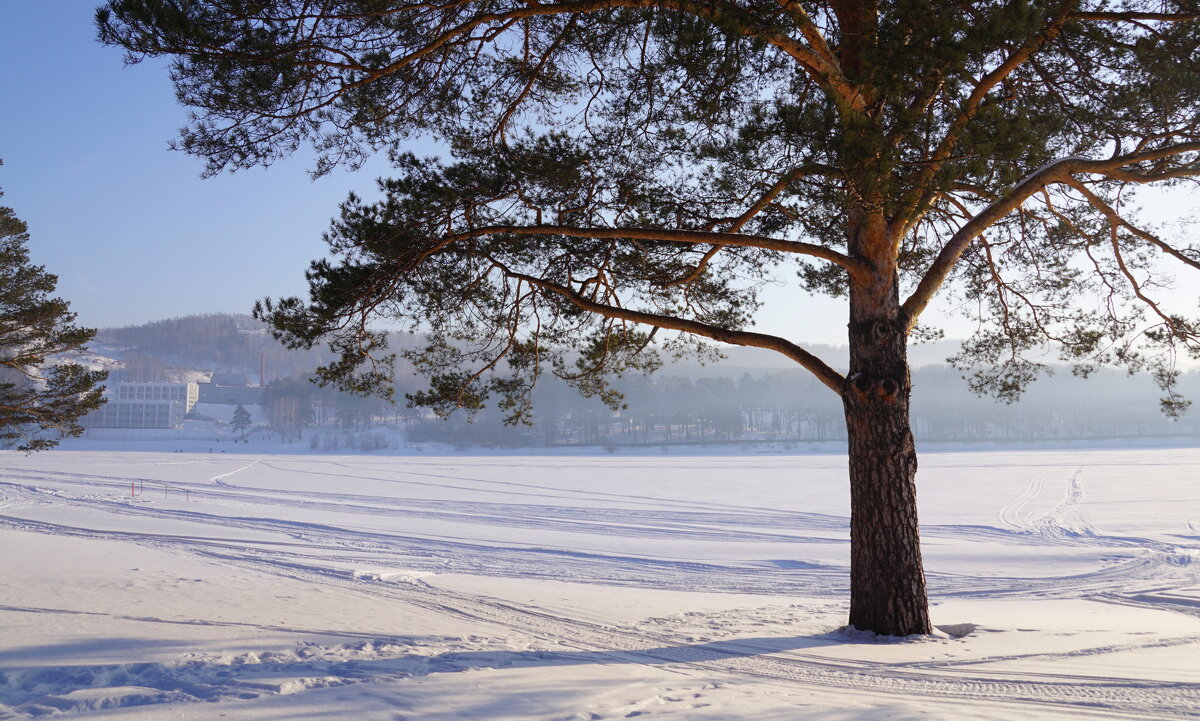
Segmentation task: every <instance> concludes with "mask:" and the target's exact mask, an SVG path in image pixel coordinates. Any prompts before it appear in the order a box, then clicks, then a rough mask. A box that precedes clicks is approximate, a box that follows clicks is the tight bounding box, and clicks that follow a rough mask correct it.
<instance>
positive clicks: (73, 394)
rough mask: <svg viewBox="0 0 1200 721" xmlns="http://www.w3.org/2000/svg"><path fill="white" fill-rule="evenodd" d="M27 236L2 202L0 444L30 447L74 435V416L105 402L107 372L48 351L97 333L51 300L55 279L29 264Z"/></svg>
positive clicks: (80, 345) (63, 349)
mask: <svg viewBox="0 0 1200 721" xmlns="http://www.w3.org/2000/svg"><path fill="white" fill-rule="evenodd" d="M28 242H29V234H28V232H27V228H26V225H25V223H23V222H22V221H21V220H20V219H19V218H17V216H16V214H15V213H14V212H13V210H12V208H3V207H0V442H3V443H5V444H16V445H17V448H18V449H19V450H22V451H26V452H31V451H39V450H44V449H46V448H52V447H53V446H55V445H57V444H58V438H60V437H63V436H78V435H79V434H80V433H82V432H83V427H82V426H80V425H79V423H78V420H79V418H80V417H81V416H83V415H84V414H86V413H87V412H88V411H91V410H94V409H96V408H99V407H100V405H101V404H102V403H103V402H104V401H103V399H102V398H101V392H102V391H103V388H102V387H98V386H97V384H99V383H100V382H102V381H103V380H104V379H105V377H107V372H106V371H93V370H88V369H87V368H85V367H84V366H81V365H78V364H76V363H69V362H61V361H59V360H56V359H55V358H54V356H57V355H59V354H63V353H69V352H71V351H79V350H83V349H84V346H85V344H86V343H87V342H88V341H90V340H91V339H92V336H93V335H95V331H94V330H91V329H88V328H80V327H79V326H76V325H75V324H74V320H75V314H74V313H72V312H70V309H69V305H68V303H67V302H66V301H65V300H62V299H61V298H55V297H52V295H51V294H52V293H53V292H54V289H55V286H56V284H57V282H58V278H57V277H56V276H54V275H51V274H50V273H47V272H46V270H45V268H43V267H42V266H37V265H32V264H30V262H29V249H28V247H27V244H28Z"/></svg>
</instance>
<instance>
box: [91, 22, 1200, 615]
mask: <svg viewBox="0 0 1200 721" xmlns="http://www.w3.org/2000/svg"><path fill="white" fill-rule="evenodd" d="M98 26H99V32H100V37H101V39H102V40H103V41H104V42H107V43H110V44H113V45H119V46H122V47H124V48H126V49H127V50H128V52H129V58H130V59H131V60H134V61H136V60H138V59H140V58H142V57H147V56H151V57H157V56H166V57H169V58H171V59H172V62H173V65H172V77H173V79H174V81H175V83H176V87H177V90H178V92H179V97H180V99H181V100H182V101H183V102H184V103H185V104H187V105H189V106H191V107H192V108H194V109H195V113H194V115H193V117H192V122H191V123H190V124H189V126H188V127H187V128H186V129H185V130H184V132H183V135H182V137H181V139H180V141H179V146H180V147H181V148H183V149H184V150H186V151H188V152H191V153H195V154H198V155H200V156H203V157H206V158H207V159H208V170H209V172H214V173H215V172H218V171H221V170H223V169H237V168H244V167H249V166H253V165H261V164H269V163H271V162H272V161H273V160H275V159H277V158H280V157H282V156H284V155H287V154H289V153H292V152H293V151H294V150H296V149H297V148H298V147H299V146H300V145H302V144H304V143H309V142H311V143H312V144H313V145H314V146H315V148H316V149H317V151H318V154H319V161H318V164H317V167H316V171H317V172H318V173H320V172H324V171H326V170H328V169H329V168H330V167H333V166H334V165H336V164H338V163H348V164H350V165H354V164H356V163H359V162H361V161H362V160H363V159H364V158H366V157H367V156H368V155H370V154H371V153H373V152H377V151H380V150H387V151H388V152H390V153H391V157H392V159H393V161H394V165H395V172H396V174H395V177H393V178H390V179H385V180H382V181H380V186H379V187H380V193H381V195H382V199H381V200H379V201H377V202H365V201H363V200H360V199H358V198H356V197H351V198H350V200H349V201H348V202H347V203H345V204H344V206H343V207H342V213H341V218H340V220H338V221H337V222H335V223H334V225H333V227H332V229H331V230H330V232H329V233H328V240H329V244H330V247H331V249H332V250H333V251H334V253H335V254H337V256H338V257H337V259H336V260H321V261H317V262H315V263H314V264H313V266H312V269H311V271H310V274H309V280H310V286H311V298H310V300H308V301H307V302H305V301H302V300H300V299H295V298H292V299H285V300H282V301H278V302H275V303H267V304H265V305H264V306H263V307H262V308H261V309H260V312H261V314H262V315H263V316H264V317H265V318H267V319H268V320H270V322H271V323H273V324H274V326H275V328H276V329H277V331H278V333H279V335H280V337H281V338H283V339H284V340H286V341H288V342H290V343H293V344H297V345H308V344H312V343H314V342H317V341H319V340H321V339H325V340H328V341H330V342H331V343H332V345H333V347H334V348H335V349H337V350H339V351H340V352H341V354H342V356H341V360H340V361H339V362H337V363H334V364H332V365H330V366H328V367H327V368H325V369H324V371H323V374H324V377H325V379H327V380H335V381H340V382H342V383H344V384H346V385H349V386H351V387H355V388H358V389H370V388H372V387H377V386H382V385H383V384H385V383H386V381H387V375H388V374H387V370H386V367H380V366H378V365H376V364H375V362H376V359H377V358H376V357H377V355H378V352H379V351H380V346H381V338H382V337H381V336H380V335H378V334H374V333H372V332H371V331H370V330H369V327H370V325H369V323H370V321H371V320H372V319H373V318H379V317H383V318H389V319H392V320H400V321H407V322H408V323H409V325H410V326H411V328H412V329H414V330H424V331H431V338H432V342H431V343H430V345H429V347H428V348H426V349H425V350H424V351H423V352H419V353H415V354H413V358H412V360H413V361H414V362H415V363H416V365H417V367H418V369H420V370H423V371H425V372H426V373H428V374H429V375H430V377H431V380H432V383H431V387H430V389H429V391H427V392H425V393H421V394H417V395H416V396H414V398H415V400H416V401H417V402H419V403H423V404H428V405H430V406H432V407H434V408H436V409H438V410H442V411H446V410H449V409H451V408H454V407H462V406H467V407H473V406H478V405H479V404H480V403H481V402H483V399H484V397H485V396H486V395H487V394H488V393H492V394H498V395H499V396H500V398H501V400H500V403H501V404H502V405H503V406H504V407H505V408H507V409H508V410H509V411H510V412H511V413H512V416H513V417H514V418H520V417H522V416H524V415H525V414H527V413H528V412H529V406H528V399H529V388H530V387H531V385H532V383H533V382H534V380H536V378H537V376H538V374H539V373H541V372H547V371H552V372H555V373H558V374H560V375H561V376H563V377H566V378H569V379H571V380H572V381H573V382H574V383H576V384H577V385H578V386H579V387H580V388H581V389H582V390H583V391H584V392H585V393H598V394H601V395H602V396H603V397H605V398H606V399H607V400H609V401H612V402H617V400H618V399H617V397H616V395H615V394H614V393H613V392H612V390H611V389H610V388H609V387H608V386H607V385H606V383H605V381H604V380H603V375H602V373H604V372H610V373H611V372H618V373H619V372H621V371H624V370H628V369H631V368H650V367H653V366H654V365H655V362H656V361H655V360H654V356H653V350H654V349H656V348H660V347H663V346H665V347H667V348H668V349H670V350H676V351H680V352H686V351H689V350H694V349H699V348H700V346H701V345H702V344H703V342H705V341H716V342H717V343H718V344H721V343H725V344H736V345H749V346H758V347H762V348H768V349H771V350H775V351H777V352H779V353H782V354H784V355H786V356H787V357H789V358H791V359H793V360H795V361H796V362H797V363H798V364H800V365H801V366H803V367H804V368H807V369H808V370H810V371H811V372H812V373H814V374H815V375H816V377H817V378H819V379H820V380H821V381H822V382H823V383H824V385H826V386H827V387H828V388H829V390H830V391H831V392H833V393H835V394H837V396H838V397H839V398H840V399H841V401H842V403H843V406H844V409H845V416H846V423H847V426H848V429H849V453H850V464H849V467H850V484H851V497H852V521H851V543H852V571H851V587H852V588H851V611H850V623H851V624H852V625H854V626H856V627H858V628H860V629H869V630H872V631H876V632H879V633H885V634H909V633H923V632H927V631H928V630H929V628H930V626H929V619H928V611H927V602H926V593H925V580H924V575H923V571H922V565H921V555H920V545H919V540H918V532H917V512H916V500H915V499H916V496H915V475H916V470H917V460H916V452H915V449H914V445H913V439H912V434H911V432H910V430H909V395H910V381H909V371H908V363H907V360H906V347H907V344H908V343H909V342H910V341H911V340H912V339H913V337H914V334H916V333H920V332H922V329H920V328H919V327H918V325H917V322H918V319H919V318H920V316H921V314H922V311H924V310H925V309H926V307H927V306H928V305H929V303H930V301H931V300H932V299H933V297H934V295H935V294H937V293H939V292H942V293H957V294H958V298H959V300H961V301H962V302H961V306H962V307H963V308H965V309H966V312H968V313H973V314H975V315H976V316H977V320H978V328H979V331H978V333H977V334H976V335H975V336H974V337H973V338H971V339H970V340H969V341H968V342H967V343H966V345H965V346H964V349H963V354H962V356H961V357H960V360H961V362H962V363H963V364H964V365H965V366H969V367H972V368H978V369H980V370H979V371H978V373H977V374H976V375H975V376H974V377H973V378H974V383H975V384H976V385H977V387H979V388H980V389H982V390H987V391H992V392H994V393H996V394H997V395H999V396H1000V397H1002V398H1012V397H1014V396H1015V395H1016V394H1017V393H1018V392H1019V391H1020V389H1021V388H1022V387H1023V386H1024V385H1025V384H1026V383H1027V382H1028V381H1029V380H1030V379H1031V378H1032V377H1034V376H1036V375H1037V373H1038V372H1039V371H1040V370H1041V369H1042V365H1041V362H1040V361H1039V360H1038V353H1039V352H1040V349H1041V348H1043V347H1044V346H1045V345H1047V344H1051V345H1054V346H1056V347H1057V348H1058V349H1059V350H1060V352H1061V356H1062V358H1063V359H1065V360H1067V361H1070V362H1072V363H1075V364H1077V366H1078V369H1079V370H1080V371H1083V372H1086V371H1087V370H1088V369H1090V368H1094V367H1095V366H1096V365H1097V364H1101V363H1107V362H1111V361H1118V362H1124V363H1127V364H1129V365H1131V366H1132V367H1134V368H1138V367H1144V366H1145V365H1146V364H1149V368H1150V369H1151V370H1152V371H1153V372H1154V373H1155V374H1156V377H1157V378H1158V380H1159V381H1160V383H1161V385H1162V386H1163V387H1164V389H1165V390H1166V391H1167V394H1166V399H1165V403H1166V406H1165V407H1166V409H1167V410H1168V411H1171V412H1175V411H1178V410H1180V409H1181V408H1182V406H1183V403H1184V402H1183V401H1182V400H1181V399H1179V398H1177V397H1175V396H1174V395H1173V393H1172V392H1171V389H1172V383H1173V380H1174V377H1175V371H1174V368H1173V365H1172V359H1173V357H1174V354H1175V353H1176V352H1178V351H1179V350H1180V349H1188V350H1192V349H1195V347H1196V341H1197V336H1196V332H1197V327H1196V325H1195V324H1194V321H1192V320H1190V319H1188V318H1185V317H1183V316H1181V315H1178V314H1177V313H1176V312H1174V311H1172V310H1170V309H1168V308H1166V307H1165V306H1163V305H1162V304H1161V303H1160V302H1158V301H1157V296H1156V291H1157V288H1156V283H1157V282H1158V281H1159V280H1160V279H1161V277H1162V272H1163V270H1162V265H1160V261H1171V262H1177V263H1181V264H1182V269H1183V270H1184V271H1185V272H1189V271H1192V270H1195V269H1197V268H1200V252H1198V251H1197V249H1196V247H1195V246H1193V245H1188V244H1186V243H1183V242H1176V241H1174V240H1173V239H1171V238H1169V237H1165V236H1163V235H1162V234H1160V233H1157V232H1155V230H1154V229H1153V228H1151V227H1149V226H1147V225H1145V224H1142V223H1139V222H1138V221H1137V219H1136V218H1134V217H1133V216H1131V215H1130V214H1129V212H1128V211H1129V209H1130V207H1131V202H1130V199H1131V196H1132V194H1133V192H1134V191H1135V190H1136V189H1137V188H1139V187H1142V186H1145V185H1148V184H1159V185H1172V184H1178V183H1183V182H1186V181H1189V180H1193V179H1194V178H1195V177H1196V176H1197V174H1200V161H1198V156H1200V6H1198V5H1197V2H1196V0H1153V1H1151V0H985V1H979V2H937V1H933V0H895V1H891V2H857V1H855V2H847V1H844V0H826V1H820V2H818V1H815V0H713V1H703V2H693V1H692V0H560V1H550V2H545V1H542V0H452V1H451V2H446V3H433V4H429V3H409V2H402V1H400V0H188V1H186V2H185V1H183V0H110V1H109V2H108V4H107V5H106V7H104V8H102V9H101V10H100V11H99V14H98ZM420 136H427V137H432V138H434V139H436V140H437V141H439V142H440V143H442V145H443V147H445V148H446V149H447V152H448V154H449V160H447V161H439V160H434V159H422V158H417V157H415V156H413V155H411V154H409V153H406V152H405V143H406V142H407V141H408V140H409V139H411V138H414V137H420ZM776 277H791V278H795V281H794V282H795V283H796V284H797V285H798V286H800V287H802V288H804V289H806V290H809V291H813V292H819V293H827V294H830V295H834V296H840V297H844V298H846V299H847V307H848V311H847V321H848V329H849V330H848V342H849V346H850V365H849V370H848V372H847V373H846V374H843V373H840V372H838V371H837V370H835V369H834V368H832V367H830V366H829V365H828V364H827V363H826V362H824V361H822V360H821V359H820V358H818V357H816V356H815V355H813V354H812V353H810V352H808V351H807V350H805V349H804V348H803V347H801V346H799V345H797V344H796V343H795V342H793V341H792V340H790V339H787V338H783V337H779V336H775V335H768V334H763V333H757V332H754V331H753V330H750V329H749V327H750V325H751V321H752V318H753V315H754V309H755V307H756V293H757V291H758V290H759V289H760V288H761V287H762V285H763V284H764V283H765V282H768V281H770V280H771V279H774V278H776ZM794 312H795V313H797V314H799V315H802V314H804V313H805V312H806V310H805V308H804V306H803V305H798V306H797V307H796V308H795V309H794ZM662 331H668V332H662ZM660 341H661V343H660ZM1031 356H1032V357H1031ZM364 363H365V364H366V365H365V366H364ZM735 482H736V479H731V483H735Z"/></svg>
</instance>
